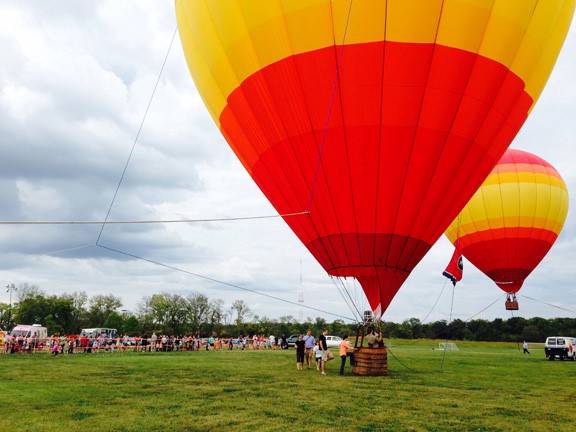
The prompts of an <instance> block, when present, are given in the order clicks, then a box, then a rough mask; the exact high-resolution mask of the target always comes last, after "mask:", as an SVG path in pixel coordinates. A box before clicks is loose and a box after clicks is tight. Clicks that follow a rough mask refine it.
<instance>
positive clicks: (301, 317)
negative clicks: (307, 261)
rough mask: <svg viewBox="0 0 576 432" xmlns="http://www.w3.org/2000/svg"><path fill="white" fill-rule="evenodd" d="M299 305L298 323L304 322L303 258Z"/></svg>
mask: <svg viewBox="0 0 576 432" xmlns="http://www.w3.org/2000/svg"><path fill="white" fill-rule="evenodd" d="M298 304H300V310H299V311H298V322H299V323H303V322H304V308H303V307H302V306H304V288H303V282H302V257H300V288H299V289H298Z"/></svg>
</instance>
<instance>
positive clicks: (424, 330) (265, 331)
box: [0, 283, 576, 342]
mask: <svg viewBox="0 0 576 432" xmlns="http://www.w3.org/2000/svg"><path fill="white" fill-rule="evenodd" d="M13 288H14V293H15V294H16V301H15V302H14V304H12V305H9V304H6V303H0V327H1V328H2V329H5V330H10V329H11V328H12V327H13V326H14V325H15V324H35V323H37V324H42V325H44V326H46V327H47V328H48V333H49V334H55V333H59V334H77V333H79V332H80V330H81V329H82V328H94V327H105V328H116V329H118V331H119V332H120V334H127V335H129V336H135V335H140V336H142V335H150V334H152V332H156V333H162V334H167V335H200V336H203V337H204V336H208V335H211V334H213V333H215V334H217V335H219V336H222V337H236V336H239V335H253V334H260V335H270V334H274V335H277V336H279V337H282V336H288V335H291V334H298V333H305V332H306V330H307V329H311V330H312V332H313V334H319V333H320V332H321V330H322V328H324V327H326V328H328V329H329V332H330V334H334V335H338V336H343V335H345V334H348V335H355V334H356V329H357V324H355V323H352V324H350V323H345V322H344V321H342V320H335V321H333V322H331V323H329V322H327V321H326V320H325V319H324V318H321V317H317V318H314V319H313V318H311V317H307V318H306V320H305V322H303V323H299V322H298V321H297V320H296V319H295V318H294V317H293V316H292V315H286V316H281V317H279V318H277V319H272V318H269V317H267V316H265V315H262V316H260V315H257V314H255V313H254V312H253V311H252V310H251V309H250V307H249V306H248V304H247V303H246V302H245V301H244V300H242V299H236V300H234V301H232V302H231V304H230V305H229V306H226V303H225V302H224V301H223V300H221V299H210V298H209V297H208V296H206V295H204V294H190V295H188V296H182V295H179V294H172V293H167V292H162V293H159V294H153V295H151V296H146V297H143V298H142V301H141V302H140V304H139V305H138V306H137V308H136V310H135V311H128V310H126V309H123V304H122V300H121V299H120V298H119V297H116V296H114V295H113V294H105V295H104V294H99V295H95V296H92V297H89V296H88V294H86V293H85V292H74V293H71V294H62V295H58V296H56V295H47V294H46V293H45V292H43V291H42V290H40V288H38V287H37V286H35V285H30V284H26V283H24V284H20V285H19V286H18V287H13ZM382 332H383V335H384V337H386V338H400V339H448V340H471V341H490V342H516V341H519V340H527V341H531V342H540V341H542V342H543V341H544V340H545V338H546V337H547V336H550V335H565V336H573V335H576V319H575V318H553V319H544V318H522V317H514V318H510V319H507V320H503V319H500V318H497V319H495V320H493V321H487V320H482V319H477V320H471V321H462V320H460V319H455V320H453V321H452V322H450V323H448V322H447V321H445V320H441V321H434V322H430V323H423V322H422V321H420V320H419V319H418V318H410V319H408V320H405V321H403V322H402V323H393V322H382Z"/></svg>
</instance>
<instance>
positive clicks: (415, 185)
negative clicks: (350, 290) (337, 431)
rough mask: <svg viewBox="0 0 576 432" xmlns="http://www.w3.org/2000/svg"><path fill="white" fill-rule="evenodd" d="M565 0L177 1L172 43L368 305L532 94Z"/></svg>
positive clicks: (486, 165) (382, 304) (294, 224)
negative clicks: (176, 33)
mask: <svg viewBox="0 0 576 432" xmlns="http://www.w3.org/2000/svg"><path fill="white" fill-rule="evenodd" d="M574 6H575V0H545V1H544V0H354V1H352V0H176V16H177V19H178V29H179V32H180V38H181V41H182V46H183V48H184V52H185V55H186V59H187V62H188V66H189V68H190V71H191V74H192V76H193V78H194V81H195V82H196V86H197V87H198V90H199V92H200V94H201V96H202V98H203V99H204V102H205V104H206V106H207V107H208V109H209V111H210V113H211V115H212V117H213V119H214V121H215V122H216V124H217V125H218V127H219V128H220V130H221V132H222V134H223V135H224V137H225V138H226V140H227V141H228V143H229V145H230V147H231V148H232V150H233V151H234V152H235V153H236V155H237V156H238V158H239V159H240V161H241V162H242V164H243V165H244V167H245V168H246V170H247V171H248V173H249V174H250V176H251V177H252V179H253V180H254V181H255V182H256V184H257V185H258V186H259V188H260V189H261V190H262V192H263V193H264V194H265V195H266V197H267V198H268V199H269V201H270V202H271V203H272V205H274V207H275V208H276V210H277V211H278V213H280V214H294V213H299V212H304V213H305V214H304V215H302V216H291V217H286V218H285V221H286V223H287V224H288V225H289V226H290V228H291V229H292V230H293V231H294V233H295V234H296V235H297V236H298V238H299V239H300V240H301V241H302V243H303V244H304V245H305V246H306V247H307V248H308V250H309V251H310V252H311V253H312V255H314V257H315V258H316V260H317V261H318V262H319V263H320V264H321V265H322V266H323V267H324V269H325V270H326V271H327V272H328V273H329V274H330V275H333V276H343V277H355V278H357V279H358V280H359V282H360V283H361V285H362V287H363V289H364V292H365V293H366V295H367V297H368V300H369V302H370V304H371V306H372V309H373V310H374V312H375V313H376V314H380V313H381V312H383V311H384V310H385V309H386V307H387V306H388V304H389V303H390V302H391V301H392V299H393V297H394V295H395V294H396V292H397V291H398V289H399V288H400V286H401V285H402V284H403V283H404V281H405V280H406V278H407V277H408V275H409V274H410V272H411V271H412V269H413V268H414V267H415V266H416V264H417V263H418V262H419V261H420V260H421V259H422V258H423V257H424V255H425V254H426V253H427V252H428V250H429V249H430V248H431V246H432V245H433V244H434V243H435V242H436V241H437V240H438V238H439V237H440V236H441V235H442V233H443V232H444V231H445V230H446V228H447V227H448V225H449V224H450V222H452V220H453V219H454V217H455V216H456V215H457V214H458V211H460V209H462V207H464V205H465V204H466V202H467V201H468V200H469V199H470V197H471V196H472V195H473V194H474V192H475V191H476V190H477V189H478V187H479V186H480V184H481V183H482V181H483V180H484V179H485V178H486V176H487V175H488V174H489V172H490V170H491V169H492V168H493V167H494V165H495V164H496V162H497V161H498V159H500V157H501V156H502V154H503V153H504V151H505V150H506V148H507V147H508V146H509V145H510V143H511V142H512V139H513V138H514V136H515V135H516V133H517V132H518V130H519V129H520V127H521V126H522V124H523V123H524V121H525V119H526V117H527V116H528V114H529V112H530V110H531V109H532V107H533V106H534V103H535V102H536V100H537V99H538V96H539V95H540V93H541V91H542V89H543V88H544V85H545V83H546V80H547V79H548V76H549V74H550V72H551V70H552V67H553V65H554V63H555V61H556V57H557V55H558V53H559V51H560V48H561V46H562V43H563V41H564V37H565V35H566V33H567V31H568V28H569V27H570V23H571V20H572V15H573V13H574Z"/></svg>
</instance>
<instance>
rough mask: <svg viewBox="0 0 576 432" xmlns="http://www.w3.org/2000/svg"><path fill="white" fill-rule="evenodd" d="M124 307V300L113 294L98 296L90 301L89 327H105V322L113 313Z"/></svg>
mask: <svg viewBox="0 0 576 432" xmlns="http://www.w3.org/2000/svg"><path fill="white" fill-rule="evenodd" d="M121 307H122V300H121V299H120V298H119V297H116V296H114V295H112V294H108V295H103V294H100V295H96V296H94V297H92V298H91V299H90V307H89V309H88V324H87V325H88V326H90V327H104V322H105V321H106V320H107V319H108V317H109V316H110V314H111V313H112V312H115V311H116V309H119V308H121Z"/></svg>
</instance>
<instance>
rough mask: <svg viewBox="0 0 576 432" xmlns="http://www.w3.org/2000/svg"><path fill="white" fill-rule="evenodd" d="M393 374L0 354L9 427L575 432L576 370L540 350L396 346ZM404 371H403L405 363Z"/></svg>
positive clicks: (264, 356) (286, 364)
mask: <svg viewBox="0 0 576 432" xmlns="http://www.w3.org/2000/svg"><path fill="white" fill-rule="evenodd" d="M390 345H391V346H390V348H391V352H392V353H393V354H394V356H395V357H396V358H397V359H398V360H397V359H396V358H395V357H394V356H392V355H390V353H389V370H390V374H389V376H388V377H356V376H353V375H352V374H351V369H350V367H349V366H348V365H347V370H346V375H345V376H343V377H342V376H339V375H338V368H339V358H337V359H336V360H335V361H332V362H329V363H328V365H327V373H328V374H327V375H326V376H321V375H320V374H319V373H318V372H317V371H316V370H315V369H313V370H304V371H301V372H298V371H296V367H295V354H294V350H289V351H232V352H230V351H210V352H206V351H201V352H180V353H176V352H173V353H133V352H127V353H118V352H116V353H113V354H103V353H101V354H91V355H86V354H75V355H63V356H58V357H56V358H55V357H51V356H50V355H48V354H46V353H38V354H35V355H0V364H1V365H2V367H1V368H0V383H1V387H0V389H1V390H0V405H1V406H2V407H3V410H2V411H3V414H2V416H0V430H2V431H62V430H64V431H78V430H90V431H161V430H171V431H220V430H232V431H237V430H238V431H316V432H319V431H338V430H353V431H365V432H368V431H543V430H565V431H568V430H571V431H574V430H575V429H576V362H571V361H564V362H560V361H555V362H550V361H548V360H546V359H545V357H544V354H543V349H542V348H536V347H535V346H532V348H531V351H532V354H531V355H523V354H522V353H521V350H519V349H518V347H517V346H516V344H487V343H458V347H459V348H460V351H458V352H447V353H446V357H445V360H444V362H443V365H442V368H441V370H440V366H441V361H442V357H443V355H444V353H443V352H441V351H434V350H432V347H435V346H438V344H437V342H433V341H415V342H412V341H396V340H394V341H392V343H391V344H390ZM399 361H400V362H401V363H402V364H401V363H400V362H399Z"/></svg>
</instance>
